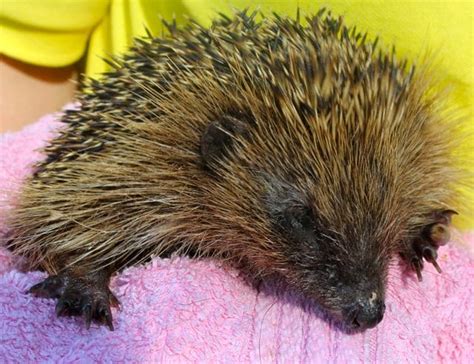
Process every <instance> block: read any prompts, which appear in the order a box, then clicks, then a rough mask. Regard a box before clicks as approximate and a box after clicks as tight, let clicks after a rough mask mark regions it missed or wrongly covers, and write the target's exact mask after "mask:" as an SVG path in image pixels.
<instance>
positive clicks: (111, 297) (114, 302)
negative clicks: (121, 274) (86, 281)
mask: <svg viewBox="0 0 474 364" xmlns="http://www.w3.org/2000/svg"><path fill="white" fill-rule="evenodd" d="M109 301H110V305H111V306H112V307H116V308H119V307H120V301H119V300H118V298H117V297H115V295H114V294H113V293H110V295H109Z"/></svg>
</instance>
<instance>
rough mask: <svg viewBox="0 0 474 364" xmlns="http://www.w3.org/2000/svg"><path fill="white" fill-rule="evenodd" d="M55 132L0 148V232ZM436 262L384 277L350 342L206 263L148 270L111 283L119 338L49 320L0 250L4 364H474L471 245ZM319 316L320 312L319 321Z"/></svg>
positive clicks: (473, 241)
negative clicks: (368, 324) (365, 323)
mask: <svg viewBox="0 0 474 364" xmlns="http://www.w3.org/2000/svg"><path fill="white" fill-rule="evenodd" d="M57 126H58V123H57V121H55V116H46V117H44V118H42V119H41V120H39V121H38V122H37V123H36V124H33V125H31V126H29V127H27V128H25V129H24V130H23V131H21V132H18V133H11V134H5V135H3V136H2V138H1V140H0V158H1V176H0V193H1V194H2V195H1V197H0V206H2V207H3V211H0V230H4V229H5V226H4V224H5V213H6V212H7V210H8V203H7V202H8V201H11V198H12V197H14V193H15V191H17V190H18V188H19V185H20V181H21V179H22V178H24V176H25V175H27V173H28V171H29V169H28V164H30V163H31V162H32V161H35V160H37V159H38V158H40V154H39V153H38V152H36V151H35V150H36V149H37V148H38V147H41V146H42V145H43V144H44V142H45V140H46V139H47V138H50V137H51V135H52V133H53V132H54V129H55V128H56V127H57ZM460 239H461V240H463V241H464V243H465V246H464V247H459V246H457V247H455V246H453V245H448V246H447V247H444V248H442V249H441V251H440V259H439V262H440V265H441V266H442V268H443V271H444V272H443V274H437V273H436V272H435V270H434V269H433V267H431V266H430V265H428V266H427V268H426V269H425V271H424V280H423V282H421V283H418V282H417V280H416V277H415V275H414V274H408V275H407V274H406V273H402V272H401V268H400V266H399V265H397V264H394V266H393V268H392V270H391V272H390V279H389V280H390V283H389V288H388V298H387V302H386V303H387V311H386V314H385V318H384V320H383V321H382V323H381V324H380V325H378V326H377V327H376V328H375V329H372V330H368V331H366V332H365V333H361V334H354V335H348V334H346V333H344V332H342V331H340V330H338V329H336V328H333V327H331V326H330V324H328V323H327V322H326V321H324V320H322V319H321V318H320V317H319V315H318V314H317V313H316V312H317V310H315V309H314V306H313V305H311V304H308V303H303V304H299V303H297V302H298V300H297V299H295V298H294V297H292V296H291V294H286V295H281V296H280V297H275V295H272V294H271V293H269V291H268V290H260V291H257V290H256V289H255V288H252V287H250V286H249V285H248V284H246V283H245V282H244V280H243V279H242V277H240V276H239V274H238V272H236V271H234V270H232V269H229V268H226V267H223V266H221V265H219V264H218V263H216V262H213V261H212V260H203V261H194V260H190V259H186V258H173V259H155V260H154V261H152V262H151V263H149V264H147V265H145V266H140V267H133V268H130V269H127V270H126V271H124V272H122V273H120V274H119V275H117V276H116V277H115V278H114V279H113V281H112V290H113V291H114V292H115V294H116V295H117V297H118V298H119V299H120V301H121V303H122V308H121V310H120V311H117V310H115V311H114V325H115V331H114V332H109V331H108V329H107V328H105V327H98V326H97V325H94V324H93V326H92V327H91V329H90V330H86V329H85V327H84V323H83V321H82V320H81V319H79V318H64V317H63V318H59V319H58V318H56V317H55V314H54V305H55V302H54V301H53V300H46V299H38V298H33V297H31V296H30V295H27V294H25V291H26V290H27V289H28V288H29V287H30V286H31V285H32V284H34V283H36V282H38V281H40V280H41V279H43V278H44V274H43V273H40V272H29V273H21V272H19V271H18V270H16V269H15V259H13V257H12V256H11V254H9V253H8V252H7V251H6V250H5V249H2V248H0V362H2V363H4V362H8V363H9V362H39V361H41V362H44V361H47V362H68V363H69V362H81V363H89V362H122V361H127V362H142V363H143V362H146V363H151V362H212V363H214V362H226V363H242V362H244V363H245V362H288V363H295V362H307V363H310V362H311V363H326V362H333V363H347V362H384V363H385V362H388V363H399V362H456V363H468V362H472V361H473V360H474V302H473V299H472V297H473V296H474V285H473V282H474V269H473V268H474V258H473V254H472V247H473V246H474V234H465V235H464V236H461V237H460ZM315 311H316V312H315Z"/></svg>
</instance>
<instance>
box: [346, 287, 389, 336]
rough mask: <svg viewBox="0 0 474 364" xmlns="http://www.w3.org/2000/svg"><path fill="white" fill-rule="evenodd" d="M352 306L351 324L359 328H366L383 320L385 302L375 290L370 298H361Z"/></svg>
mask: <svg viewBox="0 0 474 364" xmlns="http://www.w3.org/2000/svg"><path fill="white" fill-rule="evenodd" d="M351 308H352V309H351V313H352V314H351V320H352V322H349V325H350V326H351V327H352V328H355V329H357V330H365V329H370V328H372V327H375V326H376V325H377V324H378V323H379V322H380V321H382V318H383V314H384V312H385V303H384V302H383V301H382V300H381V299H379V298H377V295H376V293H375V292H373V293H372V295H371V297H370V298H369V299H366V300H360V301H359V302H357V303H355V304H354V306H353V307H351Z"/></svg>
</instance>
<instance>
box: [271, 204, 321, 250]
mask: <svg viewBox="0 0 474 364" xmlns="http://www.w3.org/2000/svg"><path fill="white" fill-rule="evenodd" d="M277 224H278V225H279V229H280V230H281V232H282V233H283V234H285V235H287V236H288V237H289V238H291V239H292V240H296V241H309V240H313V238H314V233H315V223H314V215H313V212H312V210H311V208H310V207H309V206H304V205H294V206H288V207H287V208H286V209H285V210H284V211H282V214H281V215H280V217H279V218H278V219H277Z"/></svg>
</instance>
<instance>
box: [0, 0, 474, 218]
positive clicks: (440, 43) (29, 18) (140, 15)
mask: <svg viewBox="0 0 474 364" xmlns="http://www.w3.org/2000/svg"><path fill="white" fill-rule="evenodd" d="M0 3H1V7H0V22H1V23H0V24H1V29H0V31H1V32H0V52H1V53H5V54H7V55H8V56H10V57H12V58H16V59H19V60H22V61H25V62H28V63H33V64H37V65H43V66H52V67H55V66H64V65H68V64H71V63H74V62H76V61H77V60H79V58H81V56H82V55H83V54H84V53H85V49H86V48H87V49H88V52H87V55H86V57H87V59H86V73H87V74H89V75H98V74H99V73H100V72H103V71H105V70H107V65H106V63H104V62H103V61H102V59H101V57H104V56H107V55H110V54H120V53H122V52H124V51H126V49H127V48H128V47H129V45H130V44H131V42H132V39H133V37H135V36H142V35H145V26H146V27H148V28H149V29H150V30H151V31H152V32H153V33H154V34H156V35H160V33H161V31H162V25H161V22H160V18H164V19H168V20H170V19H172V18H173V16H176V19H177V21H178V23H180V24H183V23H184V22H185V19H186V17H193V18H194V19H196V20H198V21H199V22H200V23H202V24H203V25H206V24H209V23H210V21H211V19H212V17H214V16H215V14H216V13H217V12H224V13H227V14H229V13H231V12H232V9H233V8H238V9H242V8H245V7H249V6H250V7H251V8H252V9H253V8H256V7H258V8H259V9H260V10H262V11H263V12H265V13H270V12H271V11H275V12H278V13H280V14H289V15H295V14H296V9H297V7H300V9H301V13H302V15H304V14H305V13H306V14H307V13H311V12H315V11H317V10H318V9H319V8H320V7H323V6H324V7H327V8H328V9H330V10H331V11H332V12H333V13H334V14H337V15H343V16H344V19H345V21H346V23H347V24H349V25H351V24H353V25H357V27H358V29H360V30H364V31H368V32H369V35H371V36H373V37H375V36H376V35H378V36H380V39H381V40H382V42H383V44H385V45H387V46H391V45H392V44H396V47H397V52H398V54H400V55H402V56H406V57H408V58H409V59H416V58H419V57H422V56H423V55H426V52H432V53H433V54H434V55H435V56H436V57H435V58H436V72H437V74H438V75H440V76H441V78H442V79H445V80H446V82H448V83H449V84H451V85H454V88H453V95H454V101H455V103H456V104H458V105H460V106H462V107H463V110H465V113H466V114H467V115H468V118H467V121H466V128H467V129H469V130H468V132H474V125H473V124H474V118H473V116H474V109H473V108H474V61H473V59H474V57H473V56H474V45H473V28H474V22H473V13H474V1H472V0H468V1H448V0H445V1H420V0H418V1H410V0H405V1H386V0H385V1H384V0H379V1H368V0H365V1H350V0H339V1H337V0H328V1H314V0H299V1H291V0H290V1H288V0H255V1H249V0H0ZM88 42H89V43H88ZM470 140H471V143H470V144H469V145H467V149H468V150H467V152H468V153H469V155H470V158H469V160H470V162H469V164H470V167H471V170H473V171H474V165H473V164H474V162H473V160H474V143H473V142H472V140H473V139H472V138H471V139H470ZM469 201H470V202H471V203H472V205H474V196H470V198H469ZM472 205H471V206H472ZM469 209H470V211H469V212H471V213H472V214H474V212H473V210H474V208H473V207H470V208H469ZM469 222H470V223H469V225H470V226H474V219H473V218H472V217H471V218H470V219H469ZM463 225H466V221H464V223H463Z"/></svg>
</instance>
